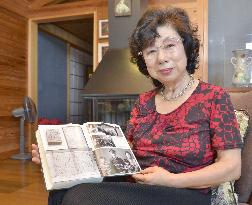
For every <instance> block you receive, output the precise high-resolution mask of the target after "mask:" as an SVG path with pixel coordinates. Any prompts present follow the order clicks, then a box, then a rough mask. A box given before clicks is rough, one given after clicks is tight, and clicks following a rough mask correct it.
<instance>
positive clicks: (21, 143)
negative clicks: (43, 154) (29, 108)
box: [11, 116, 32, 160]
mask: <svg viewBox="0 0 252 205" xmlns="http://www.w3.org/2000/svg"><path fill="white" fill-rule="evenodd" d="M24 121H25V117H24V116H22V117H20V138H19V154H15V155H13V156H12V157H11V159H19V160H29V159H31V158H32V157H31V154H30V153H25V136H24Z"/></svg>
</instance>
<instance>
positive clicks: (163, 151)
mask: <svg viewBox="0 0 252 205" xmlns="http://www.w3.org/2000/svg"><path fill="white" fill-rule="evenodd" d="M156 92H157V90H152V91H149V92H146V93H144V94H141V95H140V96H139V98H138V99H137V101H136V103H135V106H134V108H133V110H132V113H131V119H130V121H129V123H128V127H127V130H126V136H127V138H128V140H129V141H130V142H132V144H133V151H134V154H135V156H136V158H137V160H138V162H139V164H140V166H141V168H143V169H144V168H146V167H149V166H160V167H163V168H165V169H166V170H168V171H170V172H172V173H182V172H189V171H193V170H198V169H201V168H203V167H205V166H208V165H210V164H212V163H213V162H214V160H215V158H216V150H224V149H233V148H241V147H242V141H241V136H240V132H239V126H238V123H237V120H236V117H235V113H234V108H233V106H232V103H231V101H230V97H229V95H228V94H227V92H226V91H225V90H224V89H222V88H220V87H218V86H214V85H211V84H208V83H204V82H202V81H200V82H199V84H198V86H197V88H196V89H195V90H194V92H193V93H192V95H191V96H190V97H189V98H188V99H187V101H186V102H184V103H183V104H182V105H180V106H179V107H178V108H177V109H176V110H174V111H172V112H171V113H168V114H160V113H158V112H157V111H156V107H155V95H156Z"/></svg>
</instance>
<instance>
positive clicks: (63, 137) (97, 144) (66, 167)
mask: <svg viewBox="0 0 252 205" xmlns="http://www.w3.org/2000/svg"><path fill="white" fill-rule="evenodd" d="M36 138H37V142H38V147H39V153H40V158H41V164H42V170H43V173H44V178H45V184H46V189H47V190H52V189H62V188H68V187H71V186H74V185H76V184H80V183H88V182H101V181H102V180H103V177H107V176H118V175H128V174H133V173H137V172H139V171H140V166H139V164H138V162H137V160H136V158H135V156H134V154H133V152H132V150H131V149H130V146H129V144H128V142H127V140H126V138H125V136H124V134H123V132H122V130H121V128H120V126H118V125H115V124H109V123H101V122H89V123H84V124H83V125H79V124H66V125H39V127H38V130H37V132H36Z"/></svg>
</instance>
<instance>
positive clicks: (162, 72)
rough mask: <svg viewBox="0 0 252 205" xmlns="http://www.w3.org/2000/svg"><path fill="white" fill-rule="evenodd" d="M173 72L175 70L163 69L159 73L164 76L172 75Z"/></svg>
mask: <svg viewBox="0 0 252 205" xmlns="http://www.w3.org/2000/svg"><path fill="white" fill-rule="evenodd" d="M172 70H173V68H163V69H160V70H158V72H159V73H161V74H163V75H170V74H171V72H172Z"/></svg>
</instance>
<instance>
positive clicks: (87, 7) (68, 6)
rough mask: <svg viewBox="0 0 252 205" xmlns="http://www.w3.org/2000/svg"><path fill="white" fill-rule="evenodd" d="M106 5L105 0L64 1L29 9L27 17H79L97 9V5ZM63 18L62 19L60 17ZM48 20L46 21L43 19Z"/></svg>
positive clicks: (40, 19) (41, 18)
mask: <svg viewBox="0 0 252 205" xmlns="http://www.w3.org/2000/svg"><path fill="white" fill-rule="evenodd" d="M103 6H106V0H97V1H93V0H87V1H81V2H72V3H64V4H57V5H48V6H44V7H41V8H39V9H30V10H29V14H28V17H29V18H30V19H32V20H35V21H36V20H37V19H38V20H39V22H43V19H44V18H45V19H47V20H48V19H50V21H51V20H54V21H57V19H58V18H59V17H60V18H61V17H62V16H67V18H66V19H67V20H69V17H71V16H72V17H73V19H76V18H79V17H80V16H83V15H85V14H91V13H93V11H97V8H98V7H103ZM60 20H64V19H62V18H61V19H60ZM45 22H48V21H45Z"/></svg>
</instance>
